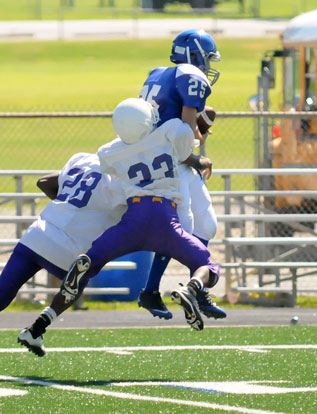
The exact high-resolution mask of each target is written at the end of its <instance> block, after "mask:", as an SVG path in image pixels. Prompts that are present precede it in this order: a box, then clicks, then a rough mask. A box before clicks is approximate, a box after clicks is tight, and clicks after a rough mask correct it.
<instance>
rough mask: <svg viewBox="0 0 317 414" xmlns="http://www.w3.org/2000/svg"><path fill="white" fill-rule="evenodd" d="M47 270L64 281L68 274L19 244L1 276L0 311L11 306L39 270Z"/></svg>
mask: <svg viewBox="0 0 317 414" xmlns="http://www.w3.org/2000/svg"><path fill="white" fill-rule="evenodd" d="M41 269H46V270H47V271H48V272H49V273H52V274H53V275H54V276H56V277H57V278H58V279H60V280H63V279H64V277H65V276H66V274H67V272H66V271H65V270H63V269H61V268H59V267H57V266H55V265H54V264H53V263H50V262H48V261H47V260H46V259H44V257H42V256H40V255H38V254H37V253H35V252H33V250H31V249H29V248H28V247H26V246H24V245H23V244H22V243H18V244H17V245H16V247H15V249H14V250H13V253H12V255H11V256H10V258H9V260H8V262H7V264H6V266H5V267H4V269H3V270H2V273H1V276H0V311H2V310H3V309H5V308H6V307H7V306H9V305H10V303H11V302H12V300H13V299H14V298H15V296H16V294H17V293H18V291H19V289H20V288H21V287H22V286H23V285H24V283H26V282H27V281H28V280H29V279H31V277H32V276H34V275H35V273H37V272H38V271H39V270H41Z"/></svg>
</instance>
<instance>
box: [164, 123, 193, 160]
mask: <svg viewBox="0 0 317 414" xmlns="http://www.w3.org/2000/svg"><path fill="white" fill-rule="evenodd" d="M168 122H169V123H170V124H169V128H168V131H167V138H168V140H169V141H171V142H172V143H173V147H174V151H175V154H176V157H177V158H178V160H179V161H181V162H182V161H185V160H186V159H187V158H188V157H189V156H190V154H191V153H192V151H193V148H194V145H195V137H194V133H193V130H192V129H191V127H190V126H189V125H188V124H185V123H184V122H182V121H181V120H180V119H172V120H171V121H168Z"/></svg>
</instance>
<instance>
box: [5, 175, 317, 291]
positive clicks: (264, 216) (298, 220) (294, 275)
mask: <svg viewBox="0 0 317 414" xmlns="http://www.w3.org/2000/svg"><path fill="white" fill-rule="evenodd" d="M52 172H53V171H43V170H40V171H39V170H34V171H26V170H10V171H8V170H2V171H1V170H0V176H2V175H7V176H8V175H9V176H11V177H14V179H15V181H16V191H15V192H14V193H0V205H1V204H5V203H8V202H9V201H14V203H15V211H14V213H15V214H14V215H7V214H5V215H1V210H0V224H12V225H13V226H15V229H16V238H2V237H1V235H0V247H6V248H9V249H12V247H13V246H14V245H15V244H16V243H17V242H18V240H19V238H20V237H21V235H22V232H23V229H25V227H26V226H28V225H29V224H31V223H32V222H33V221H34V220H35V219H36V213H35V210H36V209H35V207H36V203H37V201H38V200H39V199H43V198H45V197H46V196H45V195H44V194H42V193H26V192H25V193H24V192H23V177H25V176H26V175H28V176H30V175H32V176H42V175H44V174H48V173H52ZM242 174H243V175H252V176H257V175H259V176H261V175H271V176H274V175H285V174H287V175H292V174H296V175H300V174H310V175H311V174H315V175H317V169H314V168H305V169H300V168H289V169H286V168H285V169H236V170H232V169H227V170H223V169H222V170H213V175H216V176H217V175H218V176H221V177H222V178H223V180H224V190H223V191H211V192H210V194H211V197H212V199H213V200H214V199H219V200H221V206H222V210H221V213H219V214H218V212H217V220H218V222H219V223H222V225H223V227H224V231H223V235H222V236H221V237H220V238H216V239H214V240H211V241H210V245H211V246H213V245H215V246H218V247H221V248H222V249H223V251H224V260H223V261H221V263H220V264H221V267H222V269H223V271H224V273H225V277H226V286H225V290H226V293H228V292H230V291H236V292H255V293H256V292H284V291H285V292H291V294H292V295H293V296H294V298H296V296H297V295H298V293H300V292H303V291H304V290H303V289H302V290H300V289H298V287H297V281H298V279H299V278H301V277H304V276H310V275H316V274H317V253H316V255H313V256H312V258H311V259H310V260H294V259H292V257H296V254H295V255H294V252H295V253H296V252H298V251H300V249H305V248H308V247H309V248H312V249H315V250H316V252H317V249H316V247H317V233H316V231H315V229H314V228H313V227H314V224H315V223H316V221H317V217H316V214H300V213H298V214H277V213H276V212H274V211H270V210H268V209H267V208H264V207H263V205H264V203H263V199H264V198H265V197H280V196H301V197H309V198H317V191H313V190H311V191H307V190H305V191H304V190H301V191H300V190H296V191H275V190H265V191H264V190H259V191H256V190H253V191H232V190H231V177H232V176H234V175H242ZM316 179H317V177H316ZM250 198H252V200H256V201H252V202H250V201H249V199H250ZM259 200H262V202H261V201H259ZM26 203H27V204H28V205H30V214H29V215H25V214H23V212H24V208H23V206H25V205H26ZM250 206H251V207H252V209H253V210H252V211H253V212H252V213H250V212H249V210H250V208H249V210H248V208H247V207H250ZM254 210H255V211H256V213H255V214H254ZM237 211H238V213H239V214H237ZM276 222H279V223H287V224H288V225H289V226H291V227H292V228H294V230H296V231H297V232H298V234H299V235H298V236H294V237H268V236H267V235H266V234H265V231H264V230H263V229H265V226H266V225H267V223H276ZM303 222H305V223H312V225H311V226H308V227H307V226H305V225H303V224H302V223H303ZM246 223H251V224H250V225H253V226H256V228H257V231H256V232H255V233H254V236H253V237H249V236H247V235H246V231H245V227H246V226H245V225H246ZM237 228H238V230H239V235H238V237H237V236H233V233H234V232H233V230H235V229H237ZM276 246H284V248H285V251H284V252H283V254H277V255H276V254H275V250H274V249H275V247H276ZM243 248H244V249H248V250H251V249H253V250H255V251H256V252H258V254H255V255H254V256H253V257H251V258H248V257H246V256H244V255H243V254H242V255H241V254H240V255H239V249H243ZM268 248H269V252H270V253H269V254H263V252H264V251H265V249H268ZM292 255H293V256H292ZM261 257H263V260H260V259H261ZM4 265H5V263H4V262H3V263H0V269H1V268H3V266H4ZM133 266H134V267H133ZM135 266H136V264H135V263H133V262H112V263H108V264H107V265H106V267H105V268H106V269H110V268H114V267H116V268H118V267H119V268H120V269H127V270H128V269H132V268H135ZM282 269H288V270H289V274H288V275H286V276H285V275H282V276H281V275H280V270H282ZM268 270H269V272H268ZM249 271H250V272H251V271H252V272H253V273H254V271H256V274H257V278H258V283H257V286H248V272H249ZM303 271H304V273H302V272H303ZM300 272H301V273H300ZM267 273H270V274H273V275H274V278H273V279H270V280H269V281H267V280H266V278H265V277H264V276H265V275H266V274H267ZM284 281H290V282H291V288H285V287H282V286H281V284H282V283H283V282H284ZM234 285H235V286H234ZM88 289H90V290H89V292H88ZM107 289H108V290H107ZM55 290H56V289H55V288H52V287H47V286H34V285H33V286H25V287H23V289H22V290H21V293H22V292H25V293H40V292H41V293H54V292H55ZM309 292H311V293H313V292H317V289H315V288H311V289H309ZM86 293H87V294H99V293H116V294H117V293H119V291H118V288H116V289H112V290H111V289H110V288H87V289H86ZM121 293H122V294H126V293H127V291H126V289H125V288H123V290H122V291H121Z"/></svg>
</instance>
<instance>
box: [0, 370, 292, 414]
mask: <svg viewBox="0 0 317 414" xmlns="http://www.w3.org/2000/svg"><path fill="white" fill-rule="evenodd" d="M0 380H2V381H11V382H22V383H24V384H35V385H41V386H45V387H51V388H55V389H59V390H63V391H76V392H82V393H86V394H95V395H103V396H107V397H114V398H121V399H125V400H138V401H151V402H162V403H169V404H177V405H186V406H190V407H203V408H210V409H212V410H222V411H229V412H231V413H233V412H236V413H241V414H285V413H280V412H274V411H265V410H257V409H252V408H246V407H234V406H229V405H220V404H212V403H207V402H205V401H186V400H177V399H174V398H161V397H152V396H148V395H138V394H130V393H125V392H113V391H105V390H101V389H97V388H84V387H75V386H74V385H61V384H57V383H55V382H51V381H40V380H33V379H29V378H18V377H9V376H5V375H0Z"/></svg>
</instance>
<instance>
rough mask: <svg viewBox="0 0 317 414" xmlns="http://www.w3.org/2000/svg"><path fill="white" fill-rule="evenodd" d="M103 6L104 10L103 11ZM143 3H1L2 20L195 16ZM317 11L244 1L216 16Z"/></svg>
mask: <svg viewBox="0 0 317 414" xmlns="http://www.w3.org/2000/svg"><path fill="white" fill-rule="evenodd" d="M101 5H102V7H100V6H101ZM141 5H142V1H141V0H104V1H102V0H72V1H70V0H45V1H44V0H19V2H13V1H12V0H1V5H0V11H1V20H34V19H61V18H63V19H109V18H110V19H111V18H131V17H135V15H136V10H138V11H139V12H138V14H137V16H138V17H139V18H153V17H155V18H158V17H159V18H166V17H173V18H175V17H183V16H182V15H177V14H176V13H181V12H183V13H190V15H191V17H197V18H199V17H200V16H201V15H199V14H196V15H195V14H194V12H195V10H193V9H192V8H191V7H190V5H189V3H187V4H184V3H178V2H175V3H172V4H167V5H166V6H165V12H164V13H155V14H154V13H146V14H142V13H140V11H141V7H142V6H141ZM314 8H316V2H315V0H304V1H303V0H279V1H278V2H277V1H274V0H266V1H260V0H244V8H243V9H241V8H240V6H239V2H238V0H218V4H217V6H216V7H215V8H214V9H213V11H212V13H204V14H203V15H202V16H203V17H208V16H210V14H212V16H215V17H218V18H228V17H229V18H249V17H261V18H277V17H279V18H291V17H293V16H295V15H297V14H299V13H303V12H305V11H309V10H313V9H314Z"/></svg>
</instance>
